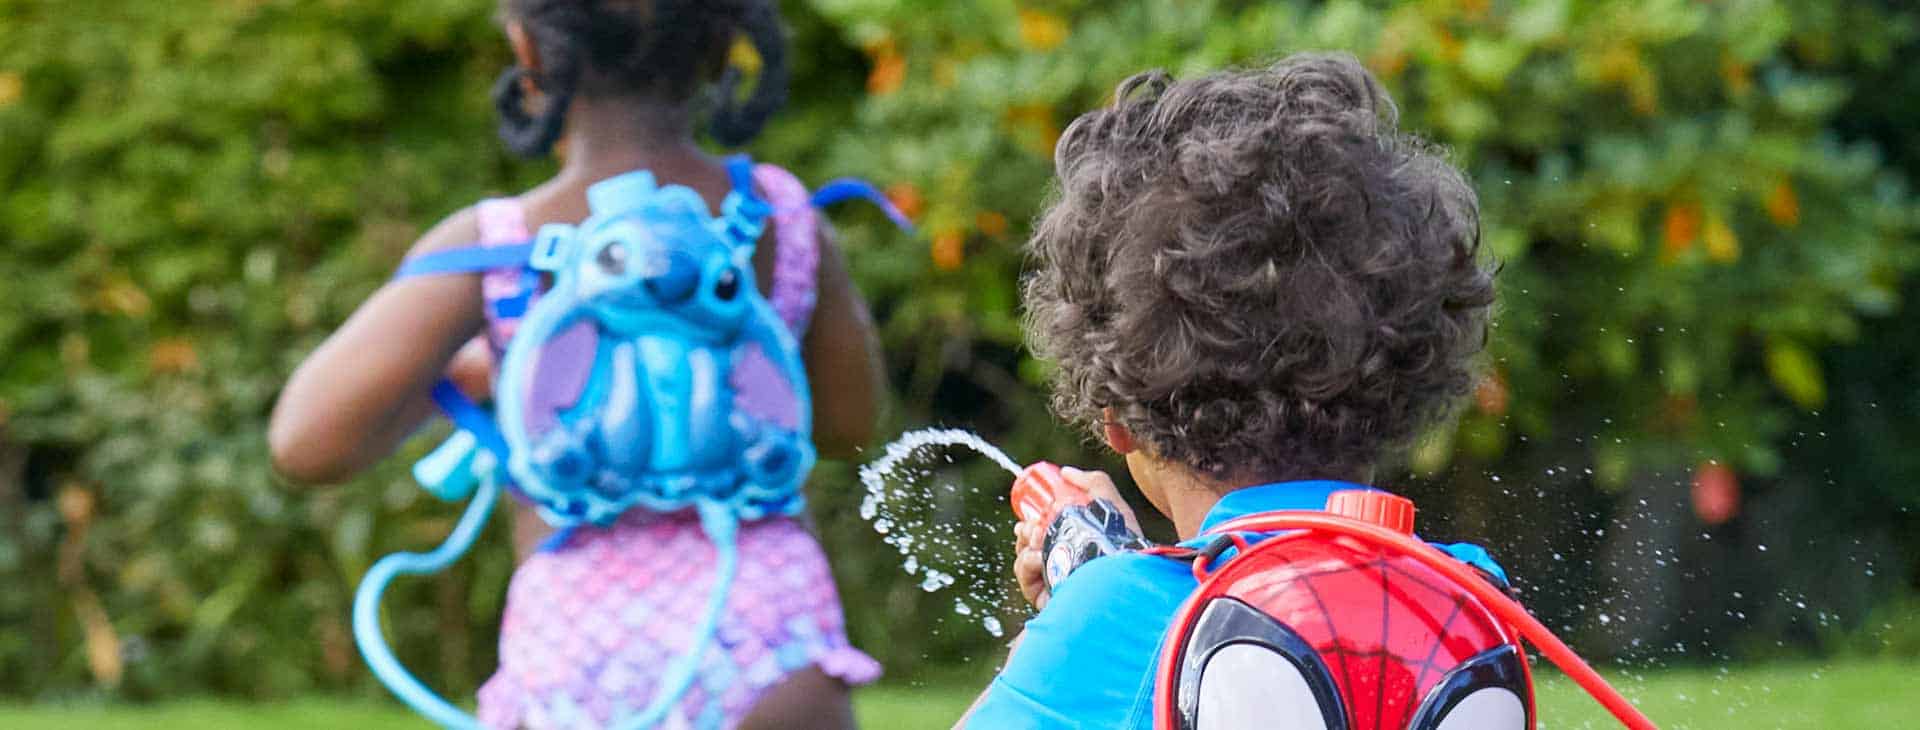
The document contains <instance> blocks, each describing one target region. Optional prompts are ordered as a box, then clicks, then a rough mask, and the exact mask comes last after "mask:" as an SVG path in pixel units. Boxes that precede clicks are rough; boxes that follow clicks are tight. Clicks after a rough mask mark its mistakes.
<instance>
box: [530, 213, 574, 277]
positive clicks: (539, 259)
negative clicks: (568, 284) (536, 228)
mask: <svg viewBox="0 0 1920 730" xmlns="http://www.w3.org/2000/svg"><path fill="white" fill-rule="evenodd" d="M576 233H577V230H576V229H575V228H574V227H573V226H570V225H567V224H565V223H548V224H546V225H544V226H541V227H540V234H539V235H537V236H534V239H533V253H532V255H530V256H529V257H528V258H527V266H529V267H532V268H533V269H534V270H535V271H553V272H557V271H559V270H560V269H561V268H563V267H565V266H566V265H567V258H568V257H569V256H571V255H572V254H573V243H574V241H575V239H576V236H575V234H576Z"/></svg>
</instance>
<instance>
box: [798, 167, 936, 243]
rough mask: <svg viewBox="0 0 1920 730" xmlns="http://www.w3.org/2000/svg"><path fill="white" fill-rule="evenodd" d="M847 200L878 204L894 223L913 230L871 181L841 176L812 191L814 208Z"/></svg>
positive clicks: (904, 216) (898, 210) (909, 222)
mask: <svg viewBox="0 0 1920 730" xmlns="http://www.w3.org/2000/svg"><path fill="white" fill-rule="evenodd" d="M848 200H865V201H867V202H870V203H873V204H874V205H876V206H879V208H880V212H882V213H886V214H887V218H888V219H889V220H892V221H893V224H894V225H896V226H899V227H900V228H901V230H904V231H907V232H909V233H911V232H913V222H912V221H909V220H907V214H905V213H902V212H900V209H899V208H898V207H896V206H894V204H893V201H891V200H888V199H887V196H886V195H885V194H884V193H881V192H880V189H879V188H876V187H874V186H873V183H870V182H867V181H865V180H861V179H858V178H851V177H843V178H840V179H838V180H834V181H832V182H829V183H827V184H825V185H822V186H820V189H819V190H815V191H813V207H815V208H824V207H827V206H829V205H833V204H834V203H840V202H845V201H848Z"/></svg>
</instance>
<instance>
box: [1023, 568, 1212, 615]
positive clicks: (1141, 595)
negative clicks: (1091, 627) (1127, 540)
mask: <svg viewBox="0 0 1920 730" xmlns="http://www.w3.org/2000/svg"><path fill="white" fill-rule="evenodd" d="M1194 586H1195V581H1194V579H1193V568H1192V566H1191V564H1189V563H1185V562H1181V561H1178V560H1172V559H1169V558H1163V557H1160V556H1156V555H1147V554H1144V553H1131V552H1129V553H1120V554H1117V555H1109V556H1106V557H1103V558H1100V559H1098V560H1093V561H1090V562H1088V563H1087V564H1086V565H1082V566H1080V568H1079V569H1078V570H1075V571H1074V572H1073V575H1072V576H1071V577H1069V578H1068V579H1067V580H1065V581H1062V582H1061V583H1060V585H1059V586H1058V588H1057V589H1056V590H1055V591H1054V594H1053V596H1052V598H1051V599H1050V601H1049V602H1048V604H1047V608H1048V609H1049V610H1052V609H1054V608H1055V607H1056V606H1057V607H1059V608H1060V609H1061V612H1062V613H1077V614H1086V613H1100V614H1107V613H1111V614H1115V617H1116V618H1125V617H1129V616H1131V617H1139V616H1141V615H1142V614H1158V613H1163V612H1164V613H1165V614H1166V615H1167V616H1168V617H1171V616H1172V612H1173V609H1174V608H1177V607H1178V606H1179V605H1180V603H1181V602H1183V601H1185V600H1186V598H1187V596H1188V594H1190V593H1192V592H1193V589H1194Z"/></svg>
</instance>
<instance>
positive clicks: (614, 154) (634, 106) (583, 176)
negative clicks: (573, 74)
mask: <svg viewBox="0 0 1920 730" xmlns="http://www.w3.org/2000/svg"><path fill="white" fill-rule="evenodd" d="M564 140H565V143H566V152H565V155H564V159H565V162H564V163H562V165H561V167H560V172H559V175H558V176H557V178H558V179H561V180H571V179H577V180H585V181H593V180H602V179H605V178H608V177H612V176H613V175H617V174H619V173H622V172H626V171H628V170H637V169H641V168H647V169H658V168H662V167H667V168H675V167H680V166H682V165H686V164H688V163H694V162H699V161H704V160H706V154H705V153H704V152H702V151H701V149H700V146H699V145H698V144H697V143H695V142H694V140H693V124H692V119H691V116H690V114H689V112H688V111H687V109H686V107H685V105H684V104H661V103H655V102H651V101H645V100H636V99H588V98H579V99H575V100H574V103H573V107H572V108H570V109H568V110H567V129H566V134H565V136H564Z"/></svg>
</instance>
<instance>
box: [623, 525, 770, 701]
mask: <svg viewBox="0 0 1920 730" xmlns="http://www.w3.org/2000/svg"><path fill="white" fill-rule="evenodd" d="M698 508H699V510H700V526H701V527H702V528H704V529H705V530H706V532H707V539H708V540H712V541H713V549H714V552H715V554H716V556H717V557H716V562H718V563H719V566H718V570H716V571H715V573H714V577H713V592H712V593H711V594H709V595H708V596H707V612H706V615H704V616H702V617H701V618H700V629H699V631H698V632H696V633H695V634H694V635H693V644H692V645H690V646H688V647H687V652H686V653H685V654H681V655H680V656H677V657H674V658H673V664H671V665H669V666H668V667H667V671H666V673H665V674H664V675H662V676H661V682H660V691H658V692H656V693H654V696H653V702H652V704H650V705H648V706H647V709H645V710H643V711H641V713H640V714H639V715H637V716H635V717H633V719H630V720H627V721H624V722H617V723H616V724H615V727H618V728H620V729H621V730H645V728H650V727H653V726H654V725H658V724H660V720H661V719H663V718H665V717H666V714H667V711H668V710H670V709H672V708H673V706H674V705H675V704H678V703H679V702H680V696H681V695H684V694H686V693H687V688H689V687H692V686H693V678H694V676H695V675H696V674H698V673H699V672H700V664H701V662H703V661H704V660H705V659H706V656H707V649H709V648H711V647H712V645H713V635H714V634H715V633H717V632H718V631H719V629H720V616H721V614H723V613H725V612H726V608H727V594H728V593H730V592H731V591H732V589H733V576H734V573H735V571H736V569H737V568H739V564H740V551H739V545H738V540H737V539H736V538H737V537H738V532H739V528H740V523H739V521H738V520H736V519H735V517H734V514H733V511H732V510H730V509H728V508H727V506H726V505H724V504H720V503H717V502H713V501H711V500H704V499H703V500H700V502H699V504H698Z"/></svg>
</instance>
